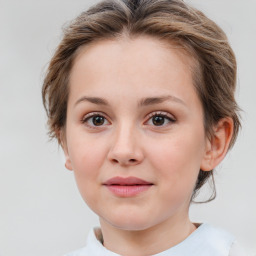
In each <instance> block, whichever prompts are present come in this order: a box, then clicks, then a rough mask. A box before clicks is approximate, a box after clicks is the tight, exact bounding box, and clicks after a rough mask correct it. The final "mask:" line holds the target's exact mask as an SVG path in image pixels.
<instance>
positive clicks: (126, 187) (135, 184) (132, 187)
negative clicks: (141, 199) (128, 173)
mask: <svg viewBox="0 0 256 256" xmlns="http://www.w3.org/2000/svg"><path fill="white" fill-rule="evenodd" d="M103 185H104V186H105V187H106V188H107V189H108V190H110V191H111V192H112V193H113V194H114V195H116V196H119V197H133V196H136V195H138V194H140V193H142V192H145V191H147V190H148V189H150V188H151V187H152V186H153V185H154V184H153V183H151V182H148V181H145V180H142V179H139V178H137V177H125V178H124V177H114V178H111V179H109V180H107V181H106V182H104V183H103Z"/></svg>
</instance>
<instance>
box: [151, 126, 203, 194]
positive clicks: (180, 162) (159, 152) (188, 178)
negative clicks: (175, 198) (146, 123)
mask: <svg viewBox="0 0 256 256" xmlns="http://www.w3.org/2000/svg"><path fill="white" fill-rule="evenodd" d="M202 135H203V133H200V132H194V133H193V132H192V133H191V132H185V131H183V132H180V133H179V134H176V135H175V136H170V137H169V138H165V139H164V140H163V141H159V143H157V144H154V145H155V146H154V149H153V150H152V151H151V153H150V159H151V164H152V165H153V166H154V169H156V170H157V171H158V172H159V174H161V175H159V176H158V177H159V179H161V180H166V181H168V184H167V182H166V183H165V184H166V186H167V187H166V189H169V188H170V187H172V188H175V189H176V190H178V191H180V193H183V192H182V191H184V193H186V192H187V191H192V190H193V188H194V184H195V182H196V179H197V176H198V173H199V170H200V164H201V161H202V158H203V149H204V143H203V141H204V140H203V136H202ZM159 182H160V181H159ZM168 187H169V188H168ZM186 188H187V189H186Z"/></svg>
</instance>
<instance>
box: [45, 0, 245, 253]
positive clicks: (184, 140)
mask: <svg viewBox="0 0 256 256" xmlns="http://www.w3.org/2000/svg"><path fill="white" fill-rule="evenodd" d="M235 87H236V61H235V56H234V53H233V51H232V49H231V48H230V46H229V43H228V41H227V38H226V36H225V34H224V32H223V31H222V30H221V29H220V28H219V27H218V26H217V25H216V24H215V23H214V22H213V21H211V20H209V19H208V18H207V17H206V16H205V15H204V14H203V13H201V12H200V11H198V10H196V9H193V8H191V7H190V6H188V5H186V4H185V3H184V2H183V1H181V0H137V1H132V0H130V1H129V0H110V1H109V0H105V1H103V2H101V3H99V4H97V5H96V6H93V7H91V8H90V9H89V10H88V11H87V12H84V13H82V14H81V15H80V16H79V17H78V18H77V19H75V20H74V21H73V22H72V23H71V24H70V26H69V27H68V28H67V29H66V30H65V33H64V37H63V39H62V41H61V43H60V45H59V47H58V49H57V50H56V53H55V55H54V56H53V58H52V60H51V63H50V65H49V68H48V72H47V75H46V77H45V80H44V85H43V101H44V105H45V108H46V111H47V114H48V117H49V128H50V135H51V136H52V137H55V138H57V139H58V141H59V143H60V145H61V146H62V148H63V150H64V153H65V156H66V164H65V166H66V168H67V169H69V170H73V171H74V174H75V178H76V181H77V185H78V188H79V190H80V193H81V195H82V197H83V199H84V201H85V202H86V203H87V204H88V205H89V207H90V208H91V209H92V210H93V211H94V212H95V213H96V214H97V215H98V216H99V220H100V226H101V227H100V228H95V229H94V231H92V232H91V234H89V237H88V241H87V244H86V246H85V247H84V248H82V249H80V250H78V251H76V252H73V253H70V254H68V255H70V256H71V255H72V256H75V255H76V256H78V255H79V256H87V255H88V256H93V255H127V256H130V255H132V256H136V255H159V256H160V255H161V256H164V255H170V256H171V255H174V256H177V255H182V256H185V255H189V256H193V255H196V256H200V255H204V256H205V255H212V256H215V255H216V256H222V255H223V256H224V255H225V256H228V255H229V256H234V255H239V256H241V255H242V252H241V251H240V249H239V248H238V246H237V244H236V242H235V239H234V237H233V236H232V235H230V234H229V233H227V232H225V231H223V230H221V229H218V228H215V227H213V226H211V225H209V224H201V223H193V222H192V221H191V220H190V219H189V215H188V211H189V206H190V203H191V201H192V200H193V198H194V196H195V195H196V193H197V192H198V191H199V189H200V188H201V187H202V185H203V184H204V183H205V182H206V181H207V180H208V179H209V178H210V177H212V175H213V170H214V168H215V167H216V166H217V165H218V164H219V163H220V162H221V161H222V160H223V158H224V157H225V155H226V153H227V151H228V150H229V149H230V148H231V146H232V145H233V144H234V142H235V139H236V137H237V134H238V130H239V127H240V122H239V118H238V106H237V104H236V101H235V99H234V92H235ZM211 199H213V198H211Z"/></svg>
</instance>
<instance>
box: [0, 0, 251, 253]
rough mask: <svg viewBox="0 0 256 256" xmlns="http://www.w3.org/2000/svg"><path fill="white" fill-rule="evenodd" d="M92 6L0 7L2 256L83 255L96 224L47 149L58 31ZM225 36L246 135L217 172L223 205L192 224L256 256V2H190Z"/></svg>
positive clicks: (19, 2) (12, 2)
mask: <svg viewBox="0 0 256 256" xmlns="http://www.w3.org/2000/svg"><path fill="white" fill-rule="evenodd" d="M95 2H96V1H88V0H44V1H32V0H0V255H2V256H58V255H63V254H64V253H65V252H68V251H71V250H74V249H77V248H80V247H82V246H84V244H85V240H86V236H87V233H88V231H89V229H91V228H92V227H93V226H96V225H98V220H97V217H96V216H95V215H94V213H92V212H91V211H90V210H89V208H88V207H87V206H86V205H85V204H84V202H83V201H82V199H81V197H80V195H79V193H78V190H77V188H76V184H75V182H74V178H73V173H72V172H69V171H67V170H66V169H65V168H64V161H63V158H62V154H61V150H60V149H59V148H58V146H57V144H56V142H49V141H48V137H47V129H46V116H45V113H44V110H43V107H42V100H41V85H42V80H43V74H44V72H45V70H46V67H47V64H48V62H49V60H50V57H51V56H52V54H53V52H54V49H55V47H56V46H57V44H58V42H59V40H60V38H61V28H62V27H63V25H64V24H65V23H66V22H67V21H70V20H71V19H73V18H74V17H76V16H77V15H78V14H79V13H80V12H81V11H83V10H84V9H87V8H88V7H89V6H90V5H92V4H94V3H95ZM189 2H190V3H191V4H192V5H194V6H196V7H198V8H199V9H200V10H203V11H204V12H205V13H206V14H207V15H208V16H209V17H211V18H212V19H213V20H214V21H216V22H217V23H218V24H219V25H220V26H221V27H222V28H223V29H224V31H225V32H226V33H227V35H228V37H229V39H230V42H231V45H232V47H233V49H234V51H235V53H236V56H237V61H238V90H237V100H238V102H239V105H240V106H241V108H242V109H243V112H242V118H243V121H242V124H243V129H242V131H241V133H240V135H239V138H238V141H237V143H236V145H235V147H234V149H233V150H232V151H231V152H230V153H229V154H228V156H227V158H226V159H225V160H224V162H223V163H222V164H221V165H220V166H219V168H217V175H216V182H217V199H216V200H215V201H213V202H211V203H208V204H203V205H193V206H192V207H191V213H190V214H191V219H192V220H193V221H195V222H210V223H213V224H217V225H218V226H221V227H223V228H225V229H227V230H229V231H230V232H232V233H234V234H235V235H236V236H237V238H238V240H239V241H240V242H241V243H242V244H243V245H244V246H245V247H246V248H247V249H248V251H249V252H250V255H256V161H255V159H256V149H255V145H256V102H255V97H256V82H255V81H256V79H255V74H256V68H255V66H256V65H255V60H256V15H255V12H256V1H255V0H244V1H241V0H190V1H189Z"/></svg>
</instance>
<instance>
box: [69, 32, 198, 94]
mask: <svg viewBox="0 0 256 256" xmlns="http://www.w3.org/2000/svg"><path fill="white" fill-rule="evenodd" d="M193 63H194V59H193V58H192V57H191V56H189V55H188V54H187V52H186V51H185V50H184V49H183V48H181V47H180V46H178V45H177V44H174V43H173V44H170V43H169V44H167V42H166V41H162V40H159V39H156V38H153V37H147V36H144V37H137V38H133V39H131V38H119V39H115V40H106V39H105V40H100V41H97V42H94V43H92V44H89V45H86V46H83V47H82V48H81V49H79V51H78V53H77V56H76V58H75V60H74V64H73V68H72V71H71V74H70V81H69V82H70V83H69V85H70V87H71V88H70V89H71V90H70V94H71V95H70V96H71V98H72V96H74V95H80V94H81V93H87V92H89V93H92V94H93V95H92V96H97V95H95V94H97V93H99V92H103V91H104V94H105V95H106V96H107V95H112V94H113V93H114V94H115V95H117V94H118V93H119V94H121V93H122V94H123V95H126V96H127V95H129V93H130V91H131V88H132V91H133V93H135V92H136V93H137V94H138V95H143V94H151V95H143V96H146V97H147V96H148V97H150V96H154V94H162V95H163V94H165V93H168V94H169V93H170V90H171V91H172V94H177V95H174V96H179V97H181V96H182V97H183V98H184V97H185V98H186V97H191V96H192V95H188V94H189V93H188V92H189V91H190V94H191V93H192V94H194V93H195V88H194V86H193V79H192V67H193ZM186 87H189V90H188V88H186ZM85 91H86V92H85ZM137 94H136V95H137ZM136 95H135V96H136ZM100 96H101V95H100Z"/></svg>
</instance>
